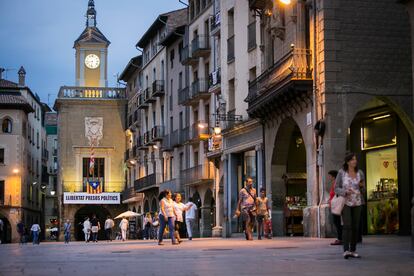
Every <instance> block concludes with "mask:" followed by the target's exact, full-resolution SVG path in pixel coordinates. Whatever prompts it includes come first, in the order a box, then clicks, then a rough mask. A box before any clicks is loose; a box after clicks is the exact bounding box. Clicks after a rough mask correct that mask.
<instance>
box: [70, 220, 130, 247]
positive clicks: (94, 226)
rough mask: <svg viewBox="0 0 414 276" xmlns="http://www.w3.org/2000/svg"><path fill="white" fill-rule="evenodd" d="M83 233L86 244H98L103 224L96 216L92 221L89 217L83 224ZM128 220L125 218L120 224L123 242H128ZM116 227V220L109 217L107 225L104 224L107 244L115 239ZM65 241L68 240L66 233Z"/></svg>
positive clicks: (106, 221)
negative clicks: (114, 229)
mask: <svg viewBox="0 0 414 276" xmlns="http://www.w3.org/2000/svg"><path fill="white" fill-rule="evenodd" d="M82 225H83V229H82V230H83V233H84V235H85V242H86V243H88V242H90V241H92V242H95V243H97V242H98V232H99V231H100V230H101V223H100V222H99V220H98V218H97V217H96V215H93V216H92V219H89V217H85V221H84V222H83V224H82ZM128 225H129V222H128V220H127V219H126V218H125V217H123V218H122V220H121V222H120V223H119V229H120V230H121V237H122V241H126V239H127V231H128ZM114 226H115V222H114V220H113V219H112V218H111V216H107V218H106V220H105V223H104V231H105V239H106V241H107V242H111V241H112V239H113V228H114ZM65 240H66V232H65Z"/></svg>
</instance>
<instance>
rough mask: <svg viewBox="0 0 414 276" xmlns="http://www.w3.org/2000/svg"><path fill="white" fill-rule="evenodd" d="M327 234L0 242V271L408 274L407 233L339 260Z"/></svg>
mask: <svg viewBox="0 0 414 276" xmlns="http://www.w3.org/2000/svg"><path fill="white" fill-rule="evenodd" d="M331 241H332V240H331V239H312V238H275V239H272V240H261V241H258V240H255V241H245V240H242V239H241V238H232V239H214V238H212V239H195V240H193V241H187V240H185V241H184V242H183V243H182V244H181V245H178V246H173V245H171V244H170V243H168V241H165V245H164V246H158V245H156V243H155V242H153V241H127V242H119V241H116V242H115V241H114V242H112V243H108V242H106V241H100V242H98V243H97V244H91V243H89V244H85V243H83V242H72V243H70V244H69V245H65V244H63V243H56V242H55V243H41V244H40V245H38V246H33V245H31V244H27V245H23V246H21V245H18V244H3V245H0V275H6V276H10V275H42V276H43V275H177V276H178V275H226V276H227V275H329V276H331V275H376V276H379V275H387V276H389V275H414V251H411V250H410V244H411V241H410V238H409V237H396V236H388V237H366V238H364V242H363V244H362V245H360V246H359V250H358V251H359V253H360V254H361V255H362V258H361V259H350V260H344V259H343V258H342V255H341V251H342V250H341V248H340V247H339V246H330V245H329V243H330V242H331Z"/></svg>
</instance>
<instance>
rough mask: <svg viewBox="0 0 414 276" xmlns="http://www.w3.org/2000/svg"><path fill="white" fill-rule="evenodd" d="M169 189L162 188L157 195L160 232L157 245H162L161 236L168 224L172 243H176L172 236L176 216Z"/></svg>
mask: <svg viewBox="0 0 414 276" xmlns="http://www.w3.org/2000/svg"><path fill="white" fill-rule="evenodd" d="M171 197H172V194H171V191H170V190H164V191H162V192H161V193H160V195H159V196H158V199H159V200H160V232H159V234H158V245H163V243H162V236H163V234H164V230H165V226H167V224H168V229H169V232H170V237H171V241H172V244H178V242H177V241H176V240H175V238H174V219H175V217H176V214H175V210H174V201H173V200H172V198H171Z"/></svg>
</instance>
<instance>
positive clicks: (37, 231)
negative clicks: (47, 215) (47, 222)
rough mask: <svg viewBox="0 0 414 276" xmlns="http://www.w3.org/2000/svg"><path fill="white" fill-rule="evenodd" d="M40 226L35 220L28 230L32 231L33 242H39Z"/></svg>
mask: <svg viewBox="0 0 414 276" xmlns="http://www.w3.org/2000/svg"><path fill="white" fill-rule="evenodd" d="M40 230H41V229H40V226H39V224H38V223H37V222H35V223H34V224H33V225H32V228H31V229H30V231H31V232H32V237H33V244H39V234H40Z"/></svg>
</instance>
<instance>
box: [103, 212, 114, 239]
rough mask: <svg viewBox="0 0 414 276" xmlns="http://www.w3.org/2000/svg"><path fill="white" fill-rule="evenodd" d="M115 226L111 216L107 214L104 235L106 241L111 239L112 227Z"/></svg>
mask: <svg viewBox="0 0 414 276" xmlns="http://www.w3.org/2000/svg"><path fill="white" fill-rule="evenodd" d="M114 226H115V223H114V221H113V220H112V219H111V216H107V217H106V220H105V236H106V240H107V241H108V242H110V241H112V228H113V227H114Z"/></svg>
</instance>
